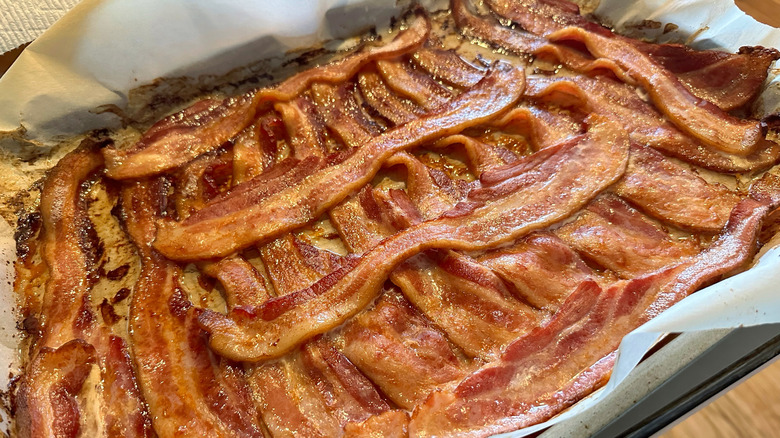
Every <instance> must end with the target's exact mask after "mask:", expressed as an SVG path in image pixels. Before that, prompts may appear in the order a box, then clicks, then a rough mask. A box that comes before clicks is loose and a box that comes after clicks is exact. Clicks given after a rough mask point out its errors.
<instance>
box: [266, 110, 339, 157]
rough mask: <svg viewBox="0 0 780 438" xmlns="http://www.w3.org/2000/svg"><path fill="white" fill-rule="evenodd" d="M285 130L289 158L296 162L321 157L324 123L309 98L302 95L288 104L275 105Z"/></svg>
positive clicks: (324, 150)
mask: <svg viewBox="0 0 780 438" xmlns="http://www.w3.org/2000/svg"><path fill="white" fill-rule="evenodd" d="M275 109H276V111H278V112H279V114H280V115H281V117H282V120H283V121H284V125H285V127H286V129H287V141H288V143H289V145H290V149H291V151H290V156H291V157H294V158H296V159H298V160H303V159H305V158H308V157H320V158H321V157H323V156H324V155H325V153H326V149H325V123H324V122H323V120H322V119H320V117H319V114H317V109H316V107H315V105H314V103H313V102H312V101H311V99H310V97H309V96H306V95H303V96H299V97H297V98H295V99H293V100H292V101H290V102H281V103H277V104H276V105H275Z"/></svg>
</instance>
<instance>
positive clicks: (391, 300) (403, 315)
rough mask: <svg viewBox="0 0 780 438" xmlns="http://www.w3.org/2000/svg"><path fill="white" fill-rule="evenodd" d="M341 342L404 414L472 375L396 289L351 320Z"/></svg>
mask: <svg viewBox="0 0 780 438" xmlns="http://www.w3.org/2000/svg"><path fill="white" fill-rule="evenodd" d="M341 336H343V338H344V341H345V343H344V354H345V355H346V356H347V357H348V358H349V360H351V361H352V362H353V363H354V364H355V365H356V366H357V367H358V368H360V370H361V371H362V372H363V373H365V374H366V375H367V376H368V377H369V378H371V380H372V381H373V382H374V383H375V384H376V385H377V386H378V387H379V388H381V389H382V392H383V393H384V394H385V395H386V396H387V397H388V398H390V399H391V400H392V401H393V402H394V403H395V404H397V405H398V406H400V407H402V408H405V409H413V408H414V406H416V405H417V404H419V403H421V402H422V401H424V400H425V398H426V397H427V396H428V394H430V392H431V391H433V390H434V389H437V388H441V387H443V386H444V385H445V384H447V383H449V382H452V381H457V380H460V379H461V378H463V377H464V376H465V375H466V373H467V372H468V368H467V367H468V365H467V364H466V363H465V361H464V360H463V359H461V358H460V357H459V356H458V355H457V353H456V352H455V351H453V348H452V346H451V345H450V343H449V342H448V340H447V338H446V337H445V336H444V335H443V334H442V333H441V332H440V331H439V330H437V329H436V327H435V326H434V325H433V324H431V322H430V321H429V320H428V319H427V318H425V317H424V316H422V315H421V314H420V313H419V311H418V310H417V309H415V308H414V306H412V305H411V303H409V301H407V300H406V299H404V297H403V295H401V294H400V293H398V292H397V291H396V290H395V289H394V288H393V289H388V290H385V291H384V292H383V293H382V294H381V295H380V297H379V298H377V300H376V301H375V302H374V304H373V306H372V307H370V308H368V309H366V311H364V312H362V313H359V314H358V315H356V316H355V317H354V318H352V319H350V320H349V321H348V322H347V323H346V324H345V325H344V327H343V328H342V329H341ZM409 376H414V378H413V379H411V378H409Z"/></svg>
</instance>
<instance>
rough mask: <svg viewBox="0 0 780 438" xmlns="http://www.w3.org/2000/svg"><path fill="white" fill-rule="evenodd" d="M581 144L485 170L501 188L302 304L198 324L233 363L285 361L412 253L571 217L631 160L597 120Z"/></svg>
mask: <svg viewBox="0 0 780 438" xmlns="http://www.w3.org/2000/svg"><path fill="white" fill-rule="evenodd" d="M577 140H579V141H570V142H565V143H561V144H560V145H559V146H558V147H551V148H548V149H544V150H542V151H541V152H538V153H536V154H534V155H532V156H531V157H528V158H526V159H524V160H521V161H519V162H518V163H517V164H513V165H510V166H509V168H507V169H499V170H500V171H499V170H497V171H494V172H496V173H499V174H501V175H505V178H498V177H489V178H486V176H487V173H486V174H483V178H482V179H483V184H485V183H486V181H487V180H492V181H494V183H492V184H487V185H486V186H483V187H482V188H481V189H479V190H475V191H472V193H471V194H470V195H469V201H467V202H463V203H461V204H459V205H458V206H456V207H455V208H454V209H453V210H450V211H449V212H447V213H446V214H444V215H443V216H442V217H441V218H439V219H437V220H433V221H428V222H424V223H422V224H420V225H418V226H415V227H412V228H409V229H407V230H405V231H403V232H401V233H398V234H396V235H395V236H393V237H391V238H389V239H386V240H384V241H383V242H382V243H381V244H380V245H379V246H377V247H375V248H374V249H372V250H371V251H369V252H368V253H366V254H365V255H363V256H362V257H361V258H360V260H359V261H358V262H357V263H356V264H354V266H347V267H344V268H342V269H340V270H337V271H335V272H334V273H333V274H331V275H329V276H326V277H325V278H324V279H323V281H321V282H319V283H316V284H315V285H313V286H312V287H311V288H308V289H304V290H302V291H299V292H296V294H295V295H297V296H298V297H299V298H290V299H285V300H284V304H281V303H274V300H271V301H269V302H267V303H265V304H264V305H263V306H260V307H259V308H256V309H240V310H239V309H236V310H234V311H232V312H230V313H229V315H228V316H227V317H226V316H225V315H222V314H219V313H216V312H213V311H208V310H207V311H204V313H203V314H202V315H201V318H200V321H201V324H202V326H203V328H204V329H206V330H207V331H208V332H209V333H210V334H211V338H210V343H211V347H212V348H213V349H214V350H216V351H218V352H219V353H220V354H222V355H224V356H226V357H229V358H231V359H234V360H245V361H257V360H263V359H267V358H272V357H277V356H279V355H281V354H283V353H284V352H286V351H289V350H290V349H291V348H293V347H294V346H295V345H297V344H299V343H300V342H302V341H304V340H306V339H309V338H311V337H312V336H315V335H317V334H319V333H323V332H325V331H327V330H329V329H331V328H333V327H335V326H336V325H338V324H340V323H341V322H343V321H344V320H345V319H346V318H349V317H350V316H352V315H354V314H355V313H357V312H358V311H359V310H360V309H362V308H363V307H365V306H366V305H367V304H368V303H369V302H370V301H371V300H372V299H373V298H374V297H375V296H376V293H377V291H378V290H379V288H380V286H381V284H382V282H383V281H384V279H385V278H387V276H388V274H389V273H390V272H391V271H392V270H393V268H395V266H397V265H398V264H399V263H400V262H402V261H403V260H406V259H407V258H409V257H411V256H412V255H415V254H417V253H419V252H421V251H423V250H426V249H432V248H452V249H468V250H476V249H485V248H490V247H491V246H495V245H498V244H501V243H504V242H507V241H510V240H513V239H516V238H518V237H521V236H522V235H524V234H527V233H529V232H531V231H534V230H535V229H539V228H543V227H546V226H548V225H551V224H552V223H554V222H556V221H558V220H561V219H563V218H565V217H567V216H568V215H570V214H571V213H573V212H574V211H576V210H578V209H579V208H581V207H582V206H583V205H585V204H586V203H587V202H588V201H590V200H591V199H592V198H593V197H595V195H596V194H598V193H599V192H601V191H602V190H604V189H605V188H606V187H608V186H609V185H611V184H612V183H613V182H615V181H616V180H617V179H618V178H620V177H621V176H622V174H623V172H624V171H625V166H626V162H627V160H628V139H627V136H626V134H625V132H623V131H622V130H621V129H620V128H618V127H617V125H615V124H613V123H611V122H608V121H599V124H594V125H593V126H592V127H591V130H590V131H589V134H588V135H586V136H582V137H580V138H578V139H577ZM583 175H588V177H587V178H583V177H582V176H583ZM541 187H545V189H546V190H545V191H541V190H540V188H541ZM553 199H555V200H556V202H555V203H553V204H551V202H552V201H551V200H553ZM351 265H352V264H351ZM285 298H287V297H285ZM280 304H281V305H280ZM264 309H269V310H270V309H273V310H272V311H266V310H264Z"/></svg>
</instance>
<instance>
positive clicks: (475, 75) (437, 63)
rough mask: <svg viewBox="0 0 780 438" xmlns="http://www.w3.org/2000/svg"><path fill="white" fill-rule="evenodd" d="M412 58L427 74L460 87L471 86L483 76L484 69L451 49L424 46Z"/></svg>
mask: <svg viewBox="0 0 780 438" xmlns="http://www.w3.org/2000/svg"><path fill="white" fill-rule="evenodd" d="M412 59H414V61H415V62H416V63H417V65H419V66H420V67H422V68H423V69H424V70H425V71H426V72H428V74H430V75H431V76H433V77H434V78H436V79H440V80H443V81H444V82H447V83H449V84H451V85H454V86H456V87H461V88H469V87H473V86H474V85H476V84H477V82H479V81H480V80H482V78H483V77H484V76H485V70H484V69H482V68H479V67H475V66H474V65H472V64H470V63H468V62H466V60H464V59H463V58H461V57H460V56H459V55H458V54H457V53H455V52H453V51H451V50H442V49H434V48H428V47H424V48H422V49H420V50H418V51H416V52H414V55H412Z"/></svg>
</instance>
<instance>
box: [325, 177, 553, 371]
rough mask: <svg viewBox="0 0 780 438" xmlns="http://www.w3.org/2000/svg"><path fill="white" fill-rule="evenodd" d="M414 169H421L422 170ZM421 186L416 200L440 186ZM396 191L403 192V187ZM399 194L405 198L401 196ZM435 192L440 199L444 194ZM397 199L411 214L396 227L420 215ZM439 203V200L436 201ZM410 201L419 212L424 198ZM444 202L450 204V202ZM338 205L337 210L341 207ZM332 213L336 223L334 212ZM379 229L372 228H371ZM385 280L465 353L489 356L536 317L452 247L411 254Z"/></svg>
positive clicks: (487, 272)
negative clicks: (424, 190) (413, 201)
mask: <svg viewBox="0 0 780 438" xmlns="http://www.w3.org/2000/svg"><path fill="white" fill-rule="evenodd" d="M418 163H419V162H418ZM423 167H424V166H423ZM420 173H425V172H424V170H423V171H422V172H420ZM418 179H419V177H418ZM427 188H428V189H429V190H430V192H429V193H430V194H429V195H428V196H425V197H423V198H422V199H421V200H422V201H423V202H425V201H427V200H428V199H430V198H435V197H437V196H436V192H437V191H438V192H441V190H436V189H433V190H431V187H430V186H429V185H427ZM413 189H414V187H409V188H408V190H410V191H411V192H412V193H413V192H414V191H416V190H413ZM418 189H419V188H418ZM398 192H399V191H396V192H395V193H398ZM400 194H401V195H403V192H400ZM376 195H381V192H378V193H375V194H374V196H376ZM364 196H365V195H364ZM369 196H370V194H369ZM403 196H404V198H405V195H403ZM440 197H443V198H445V199H446V193H445V194H443V195H440ZM413 198H414V196H413ZM397 200H398V195H396V196H390V197H389V199H388V201H389V202H393V203H394V202H397ZM401 202H405V203H407V204H408V207H406V208H404V207H403V206H401V207H399V208H397V209H396V210H397V211H398V213H399V214H401V215H407V216H409V215H411V216H414V218H412V219H408V218H406V220H405V221H404V222H405V223H404V225H402V227H406V226H408V225H411V224H413V223H415V222H417V221H418V220H419V219H422V216H421V214H420V213H419V212H418V211H417V208H418V207H416V206H415V205H414V204H412V202H411V201H410V200H408V198H406V200H405V201H401ZM444 202H446V201H444ZM444 202H442V201H440V203H444ZM415 203H416V204H417V206H420V207H421V208H422V209H423V211H424V208H425V207H426V206H427V205H428V203H424V204H421V203H419V201H416V202H415ZM380 204H383V203H381V202H380ZM444 205H447V204H444ZM449 205H450V206H452V205H454V202H452V203H451V204H449ZM341 207H342V211H343V209H344V206H343V205H342V206H341ZM379 208H380V210H386V209H387V205H380V206H379ZM351 209H352V210H353V214H356V215H357V216H358V217H363V219H364V221H368V220H370V219H369V218H368V217H366V216H367V214H366V212H365V210H363V211H362V212H360V211H359V210H360V204H358V205H355V203H353V205H352V206H351ZM405 209H410V210H413V211H412V212H411V213H407V212H406V211H403V210H405ZM355 210H357V211H355ZM434 211H435V210H434ZM383 216H387V215H383ZM437 216H438V214H437ZM332 217H334V219H335V220H336V222H337V223H336V225H337V227H338V225H339V224H338V219H339V218H340V217H341V214H340V212H337V213H336V214H335V215H332ZM418 217H419V219H418ZM380 221H381V222H385V223H387V222H388V220H387V219H385V220H381V219H380ZM392 228H393V227H391V226H389V225H388V226H387V227H386V228H385V229H384V230H383V231H387V232H389V233H388V234H387V235H391V233H392ZM380 229H381V228H375V230H380ZM381 237H384V236H382V235H379V236H377V237H376V240H379V239H380V238H381ZM344 239H345V240H347V241H350V240H354V238H353V237H350V236H346V235H345V236H344ZM390 280H391V281H392V282H393V283H394V284H396V285H397V286H398V287H400V288H401V291H402V292H403V294H404V296H406V297H407V298H408V299H409V301H410V302H411V303H412V304H413V305H414V306H416V307H417V308H418V309H420V311H421V313H422V314H424V315H425V316H426V317H428V319H430V320H431V321H432V322H433V323H434V324H436V325H437V326H438V327H440V328H441V329H442V330H443V331H444V332H445V333H446V335H447V337H448V338H449V339H450V340H451V341H452V342H453V343H454V344H455V345H457V346H458V347H460V348H461V349H462V350H463V351H464V352H465V353H467V354H469V355H471V356H476V357H480V358H483V359H488V358H491V357H493V356H494V355H495V354H496V353H497V352H498V351H499V350H500V348H501V347H502V346H503V345H505V344H506V343H508V342H509V341H511V340H512V339H514V338H516V337H517V336H518V334H519V333H521V332H524V331H527V330H529V329H530V327H532V325H533V323H534V322H536V321H537V319H538V318H537V315H536V314H534V313H533V312H531V311H530V309H529V308H528V306H527V305H524V304H523V303H520V302H518V301H517V300H516V299H515V298H514V297H512V296H511V295H510V294H509V292H508V291H507V289H506V286H505V285H504V283H503V282H502V281H501V279H500V278H499V277H497V276H496V275H495V274H494V273H493V272H492V271H490V270H489V269H486V268H485V267H483V266H480V265H478V264H476V263H475V262H474V261H473V260H472V259H470V258H469V257H466V256H464V255H461V254H458V253H456V252H454V251H444V250H442V251H436V250H432V251H427V252H425V253H423V254H419V255H417V256H415V257H412V258H411V259H409V260H407V261H405V262H403V263H401V265H400V266H398V267H397V268H395V270H393V271H392V272H391V273H390Z"/></svg>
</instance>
